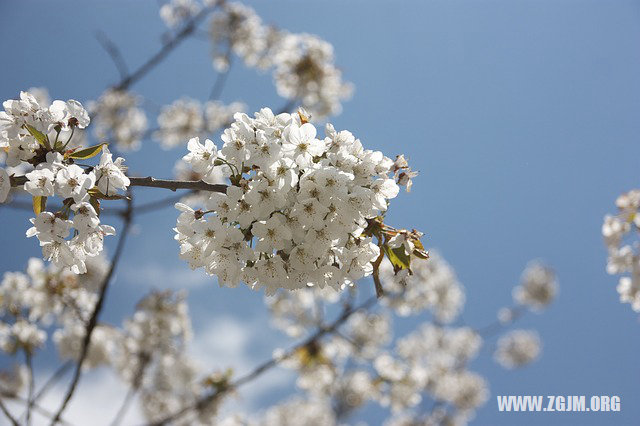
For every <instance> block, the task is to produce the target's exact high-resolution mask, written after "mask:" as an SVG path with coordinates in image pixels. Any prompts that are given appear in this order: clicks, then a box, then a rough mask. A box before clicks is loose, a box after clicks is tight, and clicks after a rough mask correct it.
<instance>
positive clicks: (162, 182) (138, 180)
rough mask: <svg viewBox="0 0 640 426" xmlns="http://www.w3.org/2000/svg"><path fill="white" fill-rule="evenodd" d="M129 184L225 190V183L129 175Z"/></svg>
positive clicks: (166, 187) (212, 190) (172, 188)
mask: <svg viewBox="0 0 640 426" xmlns="http://www.w3.org/2000/svg"><path fill="white" fill-rule="evenodd" d="M129 180H130V181H131V186H146V187H151V188H165V189H169V190H171V191H175V190H177V189H191V190H196V191H211V192H222V193H225V192H226V191H227V185H222V184H211V183H206V182H203V181H201V180H168V179H156V178H154V177H151V176H148V177H130V178H129Z"/></svg>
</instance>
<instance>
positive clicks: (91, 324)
mask: <svg viewBox="0 0 640 426" xmlns="http://www.w3.org/2000/svg"><path fill="white" fill-rule="evenodd" d="M132 205H133V204H132V201H131V200H130V199H129V200H128V201H127V206H128V214H126V215H125V216H124V225H123V227H122V230H121V231H120V239H119V240H118V245H117V246H116V250H115V252H114V254H113V258H112V259H111V265H110V266H109V271H108V272H107V274H106V275H105V277H104V279H103V281H102V286H101V287H100V294H99V296H98V302H97V303H96V306H95V307H94V308H93V312H92V314H91V318H89V321H88V323H87V326H86V332H85V335H84V340H83V341H82V350H81V352H80V357H79V358H78V363H77V364H76V368H75V370H74V373H73V378H72V379H71V384H70V385H69V388H68V389H67V393H66V394H65V397H64V400H63V401H62V404H61V405H60V408H58V410H57V411H56V413H55V415H54V416H53V419H52V420H51V423H50V425H51V426H54V425H55V424H56V423H58V421H59V420H60V417H61V416H62V413H63V412H64V410H65V409H66V408H67V405H68V404H69V401H71V398H72V397H73V394H74V392H75V390H76V388H77V386H78V382H79V381H80V376H81V374H82V365H83V364H84V361H85V359H86V358H87V355H88V353H89V345H90V343H91V335H92V334H93V330H94V329H95V327H96V325H97V324H98V316H99V315H100V312H101V311H102V306H103V305H104V301H105V297H106V294H107V288H108V287H109V282H110V281H111V277H112V276H113V273H114V271H115V269H116V265H117V264H118V261H119V260H120V257H121V255H122V251H123V249H124V243H125V241H126V239H127V234H128V233H129V228H130V227H131V223H132V220H133V214H132V211H131V206H132Z"/></svg>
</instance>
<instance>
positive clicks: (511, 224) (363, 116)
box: [0, 0, 640, 425]
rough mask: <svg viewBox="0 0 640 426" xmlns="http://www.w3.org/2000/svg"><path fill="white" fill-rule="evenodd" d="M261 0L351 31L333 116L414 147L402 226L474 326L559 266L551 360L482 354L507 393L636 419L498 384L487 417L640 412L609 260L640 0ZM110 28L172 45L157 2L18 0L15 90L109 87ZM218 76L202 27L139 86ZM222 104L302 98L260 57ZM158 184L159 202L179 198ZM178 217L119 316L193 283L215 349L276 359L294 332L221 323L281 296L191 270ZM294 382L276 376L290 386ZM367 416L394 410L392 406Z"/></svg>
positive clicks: (144, 259)
mask: <svg viewBox="0 0 640 426" xmlns="http://www.w3.org/2000/svg"><path fill="white" fill-rule="evenodd" d="M252 4H253V5H254V6H255V8H256V9H257V11H258V13H259V14H260V15H261V16H262V17H263V19H264V20H265V21H267V22H270V23H274V24H277V25H278V26H280V27H282V28H286V29H288V30H290V31H295V32H309V33H314V34H317V35H319V36H321V37H322V38H324V39H326V40H328V41H329V42H331V43H333V45H334V47H335V53H336V56H337V62H338V64H339V66H340V67H341V69H342V70H343V72H344V76H345V78H346V79H348V80H349V81H352V82H353V83H354V84H355V88H356V89H355V93H354V96H353V99H352V100H351V101H349V102H346V103H345V104H344V111H343V113H342V114H341V115H340V116H338V117H335V118H333V119H332V120H331V121H332V122H333V123H334V124H335V126H336V128H340V129H342V128H348V129H350V130H351V131H352V132H353V133H354V134H356V135H357V136H358V137H359V138H360V139H361V140H362V141H363V143H364V144H365V145H366V146H367V147H368V148H373V149H380V150H382V151H384V152H385V153H387V154H388V155H390V156H391V155H395V154H396V153H399V152H404V153H405V154H406V155H407V156H408V157H409V158H410V162H411V164H412V165H413V166H414V168H416V169H418V170H420V172H421V174H420V176H419V178H418V179H417V180H416V181H415V183H414V187H413V190H412V192H411V193H410V194H403V195H401V196H400V197H399V198H398V199H396V200H395V203H394V204H393V205H392V209H391V211H390V214H389V219H390V221H391V223H392V224H396V225H398V226H402V227H415V228H418V229H421V230H423V231H425V232H426V234H427V239H426V244H427V245H428V247H430V248H437V249H438V250H439V251H440V252H441V253H442V254H443V255H444V257H445V258H446V259H447V260H448V261H449V262H450V263H451V264H452V265H453V266H454V268H455V269H456V271H457V273H458V276H459V278H460V280H461V281H462V283H463V284H464V285H465V287H466V291H467V305H466V308H465V312H464V314H463V317H464V320H465V322H467V323H469V324H474V325H482V324H485V323H488V322H491V321H492V320H493V318H494V317H495V312H496V311H497V309H499V308H500V307H502V306H506V305H509V304H510V300H511V289H512V288H513V286H514V285H515V284H517V281H518V279H519V276H520V273H521V271H522V269H523V268H524V267H525V265H526V264H527V262H528V261H529V260H531V259H542V260H544V261H545V262H547V263H548V264H550V265H552V266H553V267H554V268H555V270H556V272H557V274H558V277H559V280H560V285H561V289H560V295H559V297H558V299H557V300H556V301H555V302H554V304H553V305H552V306H551V307H550V308H549V309H548V311H546V312H545V313H543V314H542V315H535V314H534V315H529V316H527V317H525V318H524V319H523V320H522V321H521V323H520V324H519V325H520V326H522V327H525V328H536V329H537V330H538V331H539V332H540V334H541V336H542V338H543V341H544V350H543V356H542V358H541V359H540V360H539V361H538V362H536V363H535V364H533V365H531V366H530V367H527V368H525V369H523V370H518V371H515V372H505V371H504V370H502V369H501V368H500V367H498V366H496V365H495V364H494V363H493V361H492V360H491V357H490V356H489V353H490V349H491V346H492V344H493V343H494V342H493V341H488V342H487V343H486V344H487V346H488V347H487V348H485V349H484V352H483V353H484V355H483V356H481V357H480V359H479V360H478V361H477V362H476V363H475V364H474V365H473V368H474V369H475V370H477V371H479V372H481V373H482V374H484V375H486V376H487V377H489V378H490V381H491V391H492V396H493V397H494V396H495V395H497V394H545V395H547V394H560V395H567V394H572V395H582V394H584V395H600V394H602V395H619V396H620V397H621V398H622V404H621V405H622V411H621V412H619V413H607V414H605V413H601V414H568V413H564V414H561V413H553V414H552V413H538V414H536V415H533V414H504V413H498V411H497V406H496V403H495V399H494V398H493V397H492V399H491V400H490V401H489V402H488V403H487V404H486V405H485V406H484V407H483V408H482V409H481V410H480V411H479V412H478V415H477V418H476V422H477V424H481V425H507V424H514V423H519V424H532V425H542V424H545V425H549V424H581V425H598V424H603V423H606V424H615V425H625V424H637V419H638V418H639V417H640V404H637V398H638V394H639V393H640V382H639V381H638V378H639V377H640V365H639V363H638V362H637V360H638V353H639V351H640V323H639V321H638V316H637V315H636V314H634V313H633V312H632V311H631V309H630V307H629V306H628V305H621V304H620V303H619V302H618V296H617V293H616V291H615V284H616V278H615V277H611V276H608V275H607V274H606V273H605V261H606V251H605V249H604V246H603V243H602V238H601V235H600V226H601V223H602V218H603V216H604V215H605V214H606V213H607V212H612V211H613V210H614V204H613V203H614V200H615V198H616V197H617V196H618V195H619V194H620V193H621V192H623V191H627V190H629V189H632V188H635V187H638V170H639V168H638V166H639V162H640V144H638V141H637V138H638V135H639V134H640V121H639V120H638V119H637V118H638V115H639V114H640V77H639V76H640V48H639V47H640V44H639V40H640V3H639V2H637V1H622V0H621V1H604V0H602V1H594V0H591V1H590V0H585V1H569V0H529V1H526V0H518V1H514V0H492V1H476V0H443V1H417V0H416V1H403V2H391V1H387V2H381V1H361V0H351V1H348V2H345V1H337V0H336V1H324V2H315V3H312V2H298V1H293V0H291V1H275V0H274V1H270V2H257V1H254V2H252ZM96 30H101V31H104V32H105V33H106V34H108V35H109V37H110V38H112V40H113V41H114V42H115V43H116V44H117V45H118V46H120V48H121V50H122V52H123V54H124V56H125V59H126V61H127V63H128V64H129V67H130V68H134V67H136V66H137V65H139V64H140V63H141V62H142V61H143V60H144V59H145V58H146V57H148V56H149V55H150V53H151V52H153V51H155V50H156V49H157V48H158V47H159V45H160V38H159V36H160V34H161V33H162V32H163V31H164V27H163V24H162V22H161V21H160V19H159V17H158V13H157V4H156V2H153V1H128V2H125V1H110V2H98V1H84V2H80V1H66V2H55V3H54V2H45V1H23V2H17V1H14V2H1V3H0V46H1V47H2V51H3V52H4V56H3V64H2V78H0V98H1V99H7V98H12V97H15V96H16V94H17V92H18V91H19V90H21V89H27V88H28V87H32V86H45V87H47V88H48V89H49V90H50V93H51V95H52V97H53V98H54V99H60V98H61V99H68V98H75V99H78V100H81V101H85V100H89V99H94V98H96V97H97V96H98V95H99V94H100V93H101V92H102V90H103V89H104V88H105V87H107V86H108V85H109V84H110V83H112V82H114V81H115V80H117V78H118V75H117V73H116V70H115V68H114V67H113V64H112V63H111V62H110V60H109V58H108V56H107V55H106V54H105V53H104V51H103V50H102V49H101V48H100V47H99V45H98V43H97V42H96V40H95V38H94V33H95V31H96ZM214 79H215V72H214V71H213V68H212V66H211V63H210V57H209V45H208V44H207V42H206V41H204V40H198V39H193V40H189V41H188V42H186V43H185V44H184V45H183V46H181V47H180V48H179V49H178V50H177V51H175V52H174V53H173V54H172V55H171V56H170V57H169V59H168V60H167V61H166V62H164V63H163V64H162V65H161V66H160V67H158V68H157V69H155V70H154V71H153V72H152V73H151V74H149V76H148V77H147V78H145V79H144V80H143V81H141V82H140V83H138V84H136V85H135V86H134V87H133V90H134V91H135V92H137V93H140V94H141V95H142V96H144V97H146V98H148V99H149V100H150V101H152V102H153V104H157V105H162V104H166V103H169V102H171V101H173V100H174V99H177V98H179V97H181V96H190V97H193V98H196V99H200V100H204V99H206V97H207V96H208V94H209V89H210V87H211V85H212V84H213V81H214ZM222 99H223V100H225V101H228V102H231V101H234V100H243V101H244V102H246V103H247V104H248V105H249V110H250V111H254V110H257V109H259V108H260V107H262V106H271V107H273V108H274V109H278V108H280V107H281V106H282V105H284V104H285V103H286V102H285V101H284V100H283V99H280V98H278V97H277V95H276V94H275V90H274V88H273V85H272V84H271V81H270V76H269V75H267V74H264V75H261V74H256V73H255V72H253V71H251V70H247V69H244V68H241V67H237V68H234V70H233V72H232V74H231V75H230V77H229V80H228V85H227V87H226V88H225V91H224V93H223V95H222ZM148 145H149V146H148V147H145V150H144V151H142V152H144V154H142V152H141V153H137V154H133V155H129V156H127V162H128V163H129V164H130V168H131V170H132V171H134V172H135V173H139V174H154V175H156V176H159V177H170V176H171V170H172V167H173V163H174V162H175V160H176V159H177V158H178V157H180V156H182V155H183V153H182V151H181V150H179V149H178V150H173V151H169V152H166V151H162V150H161V149H159V148H158V147H157V146H156V145H155V144H153V143H148ZM138 192H139V194H140V195H139V199H140V200H144V199H156V198H160V197H162V195H166V194H161V193H159V191H154V190H144V189H142V190H139V191H138ZM175 217H176V213H175V212H174V211H173V210H172V209H167V210H164V211H162V212H158V213H154V214H150V215H147V216H144V218H143V219H141V220H140V221H139V222H138V226H137V231H138V233H137V234H136V235H135V236H134V237H133V238H132V239H131V240H130V243H129V245H128V247H127V249H126V252H125V260H124V261H123V263H122V264H121V267H120V270H119V272H118V274H117V277H116V281H115V282H114V283H113V286H112V288H111V290H110V293H109V299H108V305H109V306H110V307H109V309H108V311H107V312H106V315H105V319H107V320H111V321H116V320H118V319H119V318H120V316H121V315H122V314H125V313H128V312H130V310H131V309H132V307H133V305H134V304H135V302H136V300H138V298H139V297H140V296H141V295H142V294H143V292H144V291H145V290H147V289H149V288H151V287H156V288H164V287H173V288H176V287H180V286H181V284H184V286H185V287H188V288H189V289H190V292H191V297H190V300H191V309H192V312H193V314H194V319H195V326H196V329H197V330H198V332H199V333H201V334H200V335H201V336H205V335H208V336H211V337H210V340H212V341H213V343H212V346H209V347H207V346H206V345H204V346H203V347H202V352H204V353H210V351H212V350H213V349H215V348H217V349H221V348H227V349H228V348H229V347H230V346H231V347H237V349H238V351H247V352H248V353H249V355H247V354H245V358H243V360H242V362H243V363H244V364H242V365H245V367H248V366H250V365H252V363H254V362H258V361H259V360H261V359H264V358H265V357H266V356H268V355H269V354H270V352H271V349H272V348H273V344H274V341H275V342H276V343H278V344H282V343H283V342H285V340H284V339H283V338H282V336H281V335H279V334H278V333H277V332H269V333H264V332H259V333H255V332H254V333H253V334H250V335H249V336H244V337H242V336H241V338H240V340H242V339H244V340H242V342H240V343H238V342H234V343H228V344H225V345H222V344H221V343H220V341H221V339H223V337H224V338H228V336H226V335H227V334H228V333H226V332H224V331H223V330H225V327H222V326H220V325H219V324H222V323H224V322H221V321H223V320H226V321H228V322H227V323H228V324H235V325H237V324H243V323H247V322H248V323H249V324H250V325H252V326H253V327H254V328H257V327H261V326H262V327H264V326H263V325H261V324H262V323H263V321H264V319H265V318H266V310H265V308H264V307H263V305H262V294H259V293H253V292H251V291H248V290H242V289H219V288H218V287H217V285H216V284H215V282H214V281H213V279H211V278H209V277H206V276H204V275H201V274H193V273H190V272H188V271H187V267H186V265H184V264H183V263H182V262H180V261H179V259H178V257H177V246H176V244H175V243H174V241H173V239H172V237H173V235H172V231H171V228H172V227H173V225H174V224H175ZM27 219H28V215H27V213H25V212H16V211H9V210H6V209H0V220H1V221H2V233H1V234H0V244H2V246H3V247H11V250H5V251H4V252H3V254H2V257H1V258H0V270H1V271H6V270H21V269H23V268H24V266H25V264H26V260H27V259H28V257H30V256H38V254H39V253H38V247H37V246H36V244H35V242H34V241H31V240H29V241H28V240H26V239H25V238H24V231H25V230H26V228H27ZM369 284H370V283H368V282H364V283H363V285H369ZM215 319H218V320H219V322H218V325H216V324H215ZM227 323H224V324H227ZM416 323H417V321H401V322H399V323H398V324H397V325H396V329H397V331H398V332H399V333H403V332H406V331H408V330H410V329H411V328H413V327H415V325H416ZM229 327H232V326H229ZM227 328H228V327H227ZM207 333H208V334H207ZM212 333H213V334H212ZM216 333H217V334H216ZM216 336H218V337H216ZM233 345H236V346H233ZM211 353H212V356H214V357H215V356H216V355H215V354H213V352H211ZM233 358H234V356H233V355H229V356H228V357H227V359H233ZM215 359H219V360H220V362H223V361H224V358H215ZM40 362H41V363H43V365H49V364H51V363H52V362H53V360H47V359H41V360H40ZM220 367H224V366H223V365H220ZM239 368H241V367H239ZM278 380H280V379H273V380H272V382H273V383H275V384H277V383H280V384H282V383H281V382H278ZM274 386H275V385H274ZM263 388H264V389H266V390H267V391H266V392H263V393H262V394H256V396H255V397H254V398H253V399H250V400H240V401H238V402H237V404H238V407H239V408H241V409H245V410H247V409H249V408H248V406H249V405H250V404H252V405H251V406H252V407H254V406H256V405H260V404H264V403H266V402H273V401H274V400H277V399H278V398H279V397H281V396H283V395H284V394H285V393H286V392H285V391H280V390H279V391H277V392H271V389H269V386H268V385H264V386H263ZM281 388H282V386H279V387H277V389H281ZM265 394H268V396H264V395H265ZM363 419H365V420H366V421H368V422H369V423H371V424H376V423H378V421H377V419H376V412H371V413H367V414H365V415H364V417H363Z"/></svg>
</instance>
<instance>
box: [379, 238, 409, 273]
mask: <svg viewBox="0 0 640 426" xmlns="http://www.w3.org/2000/svg"><path fill="white" fill-rule="evenodd" d="M384 252H385V253H386V254H387V257H388V258H389V260H390V261H391V264H392V265H393V269H394V270H395V271H396V272H398V271H399V270H401V269H409V270H410V268H411V257H410V256H409V255H408V254H407V253H406V252H405V250H404V246H400V247H397V248H391V247H389V246H388V245H386V244H385V245H384Z"/></svg>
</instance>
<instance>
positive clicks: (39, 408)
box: [0, 395, 72, 426]
mask: <svg viewBox="0 0 640 426" xmlns="http://www.w3.org/2000/svg"><path fill="white" fill-rule="evenodd" d="M1 396H5V395H0V397H1ZM9 398H11V399H12V400H13V401H16V402H20V403H22V404H24V405H27V404H29V401H28V400H27V399H26V398H23V397H21V396H18V395H11V396H10V397H9ZM1 402H2V401H1V400H0V406H1V405H2V404H1ZM0 409H1V407H0ZM33 411H34V412H35V413H39V414H40V415H42V416H44V417H47V418H52V417H53V413H52V412H51V411H49V410H47V409H46V408H44V407H42V406H41V405H38V404H33ZM58 423H60V424H61V425H62V426H72V425H71V423H70V422H68V421H67V420H65V419H63V418H60V419H58ZM16 424H17V425H19V424H20V423H16Z"/></svg>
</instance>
